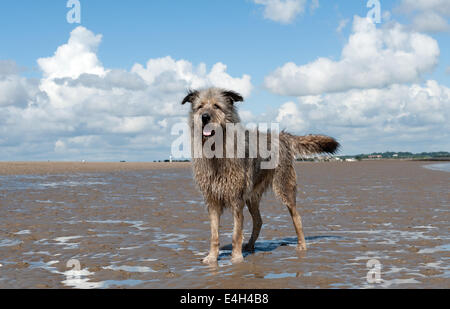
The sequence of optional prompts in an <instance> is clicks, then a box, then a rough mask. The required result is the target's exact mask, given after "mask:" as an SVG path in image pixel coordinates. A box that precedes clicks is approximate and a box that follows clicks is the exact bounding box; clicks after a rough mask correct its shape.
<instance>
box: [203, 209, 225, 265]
mask: <svg viewBox="0 0 450 309" xmlns="http://www.w3.org/2000/svg"><path fill="white" fill-rule="evenodd" d="M208 212H209V219H210V221H211V249H210V251H209V255H208V256H207V257H206V258H204V259H203V263H205V264H214V263H217V259H218V257H219V224H220V215H221V212H222V210H221V208H220V205H212V206H209V207H208Z"/></svg>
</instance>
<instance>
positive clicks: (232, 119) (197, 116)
mask: <svg viewBox="0 0 450 309" xmlns="http://www.w3.org/2000/svg"><path fill="white" fill-rule="evenodd" d="M243 101H244V98H243V97H242V96H241V95H240V94H239V93H237V92H234V91H230V90H225V89H220V88H209V89H205V90H191V91H189V93H188V95H187V96H186V97H185V98H184V100H183V102H182V104H183V105H184V104H186V103H188V102H189V103H191V112H190V116H189V117H190V124H191V126H192V127H194V126H199V127H200V126H201V128H202V132H203V138H204V139H207V138H209V137H212V136H214V134H215V132H214V130H213V129H211V128H212V127H214V126H221V127H222V130H225V128H226V124H227V123H239V122H240V119H239V115H238V113H237V110H236V107H235V105H234V104H235V103H236V102H243Z"/></svg>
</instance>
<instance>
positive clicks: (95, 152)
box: [0, 26, 252, 160]
mask: <svg viewBox="0 0 450 309" xmlns="http://www.w3.org/2000/svg"><path fill="white" fill-rule="evenodd" d="M101 40H102V36H101V35H97V34H94V33H93V32H92V31H90V30H88V29H86V28H84V27H81V26H80V27H78V28H76V29H74V30H73V31H72V32H71V34H70V38H69V40H68V42H67V43H66V44H63V45H62V46H60V47H58V48H57V49H56V52H55V53H54V55H53V56H50V57H47V58H41V59H38V60H37V63H38V65H39V68H40V70H41V71H42V78H41V79H29V78H25V77H22V76H20V72H19V71H20V70H19V69H18V67H17V66H16V65H15V63H14V62H11V61H1V62H0V93H2V96H1V97H0V136H2V138H0V149H2V153H3V154H4V156H6V158H5V157H3V158H2V159H8V160H16V159H20V157H18V155H19V154H20V155H21V156H23V158H25V159H51V158H59V159H61V158H63V159H71V158H76V159H79V158H80V157H81V158H82V159H91V160H111V159H114V160H116V159H117V158H118V157H120V155H121V154H123V155H124V156H125V155H126V157H127V158H128V159H130V160H133V159H142V155H143V152H144V153H146V152H150V153H151V154H152V156H153V157H155V156H156V157H157V156H158V155H160V158H162V157H168V155H169V151H170V140H171V136H170V128H171V126H172V125H173V124H174V123H176V122H180V121H183V122H185V121H186V117H187V111H188V110H187V108H188V107H182V106H181V104H180V102H181V100H182V98H183V97H184V95H185V94H186V91H187V89H188V88H201V87H207V86H217V87H224V88H230V89H233V90H235V91H240V92H241V93H242V94H243V95H244V96H246V97H248V96H249V95H250V93H251V89H252V84H251V77H250V76H248V75H243V76H242V77H232V76H230V75H229V74H228V73H227V67H226V65H224V64H222V63H217V64H215V65H213V66H212V68H211V69H210V70H208V69H207V66H206V65H205V64H199V65H198V66H194V65H193V64H192V63H190V62H189V61H186V60H174V59H172V58H171V57H165V58H158V59H150V60H149V61H148V62H147V64H146V65H141V64H135V65H134V66H133V67H132V69H131V70H130V71H126V70H117V69H108V68H105V67H104V66H103V65H102V63H101V62H100V60H99V59H98V56H97V50H98V48H99V46H100V43H101ZM134 149H136V150H137V149H139V151H136V152H133V151H130V150H134ZM133 156H134V157H133Z"/></svg>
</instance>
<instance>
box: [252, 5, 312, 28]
mask: <svg viewBox="0 0 450 309" xmlns="http://www.w3.org/2000/svg"><path fill="white" fill-rule="evenodd" d="M253 2H254V3H256V4H260V5H263V6H264V18H266V19H270V20H273V21H275V22H279V23H282V24H289V23H291V22H293V21H294V20H295V18H296V17H297V16H298V15H299V14H301V13H303V12H304V11H305V6H306V3H307V0H253ZM318 5H319V2H318V0H314V1H313V2H312V4H311V9H312V10H314V9H315V8H317V7H318Z"/></svg>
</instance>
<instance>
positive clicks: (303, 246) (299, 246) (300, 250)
mask: <svg viewBox="0 0 450 309" xmlns="http://www.w3.org/2000/svg"><path fill="white" fill-rule="evenodd" d="M307 250H308V248H307V247H306V244H305V243H303V244H298V246H297V251H298V252H302V251H307Z"/></svg>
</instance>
